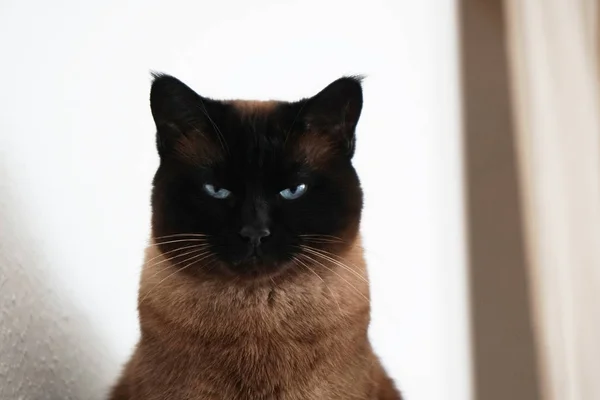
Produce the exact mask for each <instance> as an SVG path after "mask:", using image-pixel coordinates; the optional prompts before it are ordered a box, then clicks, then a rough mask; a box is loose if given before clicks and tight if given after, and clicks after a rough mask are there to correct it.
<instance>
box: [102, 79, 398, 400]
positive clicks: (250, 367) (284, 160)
mask: <svg viewBox="0 0 600 400" xmlns="http://www.w3.org/2000/svg"><path fill="white" fill-rule="evenodd" d="M362 104H363V95H362V85H361V79H360V78H358V77H343V78H340V79H338V80H336V81H335V82H333V83H331V84H330V85H328V86H327V87H326V88H325V89H323V90H322V91H321V92H319V93H318V94H316V95H315V96H313V97H311V98H306V99H303V100H300V101H296V102H282V101H240V100H236V101H218V100H214V99H209V98H206V97H202V96H200V95H198V94H197V93H196V92H194V91H193V90H192V89H191V88H189V87H188V86H187V85H185V84H184V83H182V82H181V81H180V80H178V79H176V78H174V77H172V76H169V75H165V74H154V80H153V83H152V88H151V94H150V106H151V111H152V116H153V118H154V122H155V123H156V129H157V135H156V143H157V148H158V153H159V157H160V165H159V167H158V170H157V172H156V175H155V177H154V181H153V191H152V239H151V245H150V246H149V247H148V250H147V252H146V258H145V263H144V266H143V270H142V276H141V284H140V291H139V300H138V311H139V319H140V327H141V338H140V340H139V343H138V345H137V347H136V349H135V352H134V354H133V356H132V358H131V359H130V360H129V362H128V363H127V364H126V366H125V368H124V371H123V373H122V376H121V378H120V380H119V381H118V382H117V384H116V385H115V386H114V388H113V389H112V392H111V395H110V399H111V400H165V399H189V400H200V399H202V400H342V399H344V400H346V399H356V400H367V399H368V400H400V399H401V396H400V393H399V391H398V390H397V389H396V387H395V384H394V383H393V381H392V380H391V378H390V377H389V376H388V375H387V373H386V372H385V370H384V368H383V367H382V364H381V363H380V361H379V359H378V358H377V356H376V355H375V354H374V352H373V350H372V347H371V345H370V342H369V339H368V337H367V330H368V326H369V320H370V301H369V285H368V278H367V272H366V266H365V261H364V258H363V251H362V247H361V242H360V235H359V223H360V218H361V211H362V206H363V194H362V189H361V186H360V183H359V179H358V176H357V174H356V171H355V169H354V168H353V166H352V162H351V160H352V157H353V155H354V151H355V129H356V125H357V123H358V120H359V117H360V114H361V110H362Z"/></svg>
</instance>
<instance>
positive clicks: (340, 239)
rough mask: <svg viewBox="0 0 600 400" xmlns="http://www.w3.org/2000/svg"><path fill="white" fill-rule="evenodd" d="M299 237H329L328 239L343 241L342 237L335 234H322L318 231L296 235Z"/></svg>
mask: <svg viewBox="0 0 600 400" xmlns="http://www.w3.org/2000/svg"><path fill="white" fill-rule="evenodd" d="M298 236H299V237H308V238H311V237H313V238H321V239H330V240H337V241H340V242H345V240H344V239H342V238H340V237H337V236H333V235H324V234H320V233H310V234H303V235H298Z"/></svg>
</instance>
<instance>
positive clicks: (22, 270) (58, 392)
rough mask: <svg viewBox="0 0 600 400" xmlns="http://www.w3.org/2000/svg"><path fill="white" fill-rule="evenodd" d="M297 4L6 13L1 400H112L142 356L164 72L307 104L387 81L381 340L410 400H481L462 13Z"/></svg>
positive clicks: (66, 2)
mask: <svg viewBox="0 0 600 400" xmlns="http://www.w3.org/2000/svg"><path fill="white" fill-rule="evenodd" d="M278 3H279V2H277V1H275V0H273V1H267V0H255V1H250V0H247V1H242V0H239V1H210V2H209V1H170V2H159V1H142V0H137V1H134V0H104V1H95V2H92V1H86V2H83V1H76V0H63V1H54V2H47V1H25V0H18V1H17V0H8V1H7V0H4V1H3V2H2V4H1V5H0V49H1V51H2V53H1V54H2V61H1V62H0V72H1V77H2V85H1V90H0V318H1V319H0V398H2V399H4V398H6V399H8V398H10V399H16V398H23V399H34V398H35V399H43V398H47V399H56V398H65V399H66V398H73V399H97V398H101V396H102V394H103V390H105V388H106V387H107V385H108V384H109V383H110V381H111V380H112V379H114V377H115V375H116V374H117V372H118V368H119V365H120V363H122V362H123V361H124V360H125V359H126V358H127V356H128V355H129V353H130V351H131V348H132V345H133V344H134V343H135V341H136V338H137V334H138V330H137V329H138V328H137V321H136V313H135V297H136V295H135V292H136V287H137V282H138V272H139V267H140V263H141V259H142V250H143V247H144V245H145V240H146V238H147V235H148V225H149V189H150V180H151V178H152V175H153V173H154V169H155V168H156V166H157V156H156V153H155V149H154V130H153V124H152V120H151V116H150V111H149V107H148V92H149V82H150V77H149V73H148V72H149V70H150V69H153V70H160V71H164V72H168V73H171V74H173V75H175V76H178V77H179V78H181V79H183V80H184V81H186V82H188V83H189V84H190V85H191V86H192V87H194V88H195V89H197V90H198V91H199V92H200V93H202V94H204V95H207V96H213V97H228V98H233V97H246V98H261V99H265V98H281V99H290V100H293V99H297V98H298V97H301V96H308V95H311V94H314V93H316V91H318V90H319V89H321V88H322V87H324V86H325V85H326V84H327V83H329V82H330V81H332V80H333V79H335V78H337V77H339V76H341V75H342V74H347V73H364V74H367V75H368V79H367V80H366V82H365V108H364V113H363V117H362V121H361V123H360V125H359V129H358V149H357V155H356V166H357V168H358V170H359V173H360V174H361V176H362V180H363V184H364V189H365V191H366V209H365V214H364V223H363V232H364V236H365V244H366V247H367V249H368V258H369V261H370V269H371V279H372V285H373V324H372V330H371V334H372V338H373V341H374V344H375V347H376V350H377V351H378V352H379V353H380V354H381V356H382V358H383V360H384V363H385V364H386V365H387V366H388V368H389V370H390V373H391V374H392V375H393V377H394V378H395V379H396V380H397V382H398V384H399V386H400V387H401V388H402V389H403V391H404V392H405V395H406V397H407V398H408V399H409V400H439V399H442V398H444V399H457V400H463V399H469V398H470V387H469V384H470V378H469V357H468V355H469V354H468V345H467V326H468V321H467V309H466V304H467V303H466V290H465V287H466V285H465V270H466V268H465V265H464V251H463V248H464V234H463V223H462V206H461V204H462V203H461V201H462V198H461V196H462V195H461V191H462V186H461V185H462V177H461V170H460V166H459V165H460V162H459V161H460V144H459V117H458V116H459V112H458V111H459V110H458V105H457V104H458V82H457V75H458V74H457V66H456V64H457V55H456V41H457V38H456V31H455V20H454V7H455V5H454V1H452V0H420V1H408V0H402V1H388V2H383V1H373V0H369V1H366V0H365V1H361V2H352V1H347V0H346V1H341V0H340V1H329V2H324V1H320V0H319V1H317V0H315V1H312V0H309V1H307V0H303V1H294V2H287V3H286V5H283V4H278ZM167 4H169V5H168V6H167ZM44 359H45V361H43V360H44ZM19 396H21V397H19Z"/></svg>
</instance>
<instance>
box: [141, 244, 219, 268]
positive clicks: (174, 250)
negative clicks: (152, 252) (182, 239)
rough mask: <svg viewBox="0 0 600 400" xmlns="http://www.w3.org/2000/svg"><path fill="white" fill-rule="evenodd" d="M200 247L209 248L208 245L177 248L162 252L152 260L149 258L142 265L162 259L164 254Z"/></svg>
mask: <svg viewBox="0 0 600 400" xmlns="http://www.w3.org/2000/svg"><path fill="white" fill-rule="evenodd" d="M200 246H210V245H209V244H193V245H191V246H183V247H178V248H176V249H173V250H169V251H165V252H164V253H162V252H161V254H159V255H157V256H154V257H152V258H151V259H149V260H146V261H145V262H144V264H147V263H149V262H150V261H153V260H156V259H157V258H160V257H164V256H165V255H166V254H171V253H174V252H176V251H179V250H185V249H191V248H193V247H200Z"/></svg>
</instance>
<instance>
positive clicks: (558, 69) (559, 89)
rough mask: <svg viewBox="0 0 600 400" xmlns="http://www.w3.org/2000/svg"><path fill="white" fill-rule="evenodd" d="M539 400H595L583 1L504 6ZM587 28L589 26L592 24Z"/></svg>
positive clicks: (597, 230) (598, 199) (599, 207)
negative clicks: (540, 387)
mask: <svg viewBox="0 0 600 400" xmlns="http://www.w3.org/2000/svg"><path fill="white" fill-rule="evenodd" d="M506 4H507V8H506V11H507V20H508V22H509V23H508V38H509V49H510V50H509V54H510V57H511V66H512V77H513V79H512V83H513V89H514V91H513V92H514V98H515V105H516V107H515V112H516V116H517V120H518V123H517V132H518V135H517V138H518V139H517V147H518V153H519V167H520V175H521V187H522V194H523V204H524V207H525V214H526V218H525V222H526V225H527V235H526V237H527V244H528V252H527V253H528V259H529V262H530V276H531V280H532V283H533V296H532V303H533V306H534V310H535V318H536V337H537V342H538V349H539V365H540V368H541V371H542V381H543V393H544V398H545V399H549V400H597V399H600V380H599V379H598V374H599V371H600V119H599V114H598V111H599V108H598V107H599V102H598V76H597V74H598V69H597V64H596V60H595V57H596V55H595V54H593V53H594V50H593V49H594V48H597V44H594V45H593V46H590V43H589V38H590V35H589V32H593V31H592V30H590V29H589V26H588V24H590V21H595V19H592V18H588V15H587V14H586V11H587V10H589V8H586V2H585V0H506ZM593 23H595V22H593Z"/></svg>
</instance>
